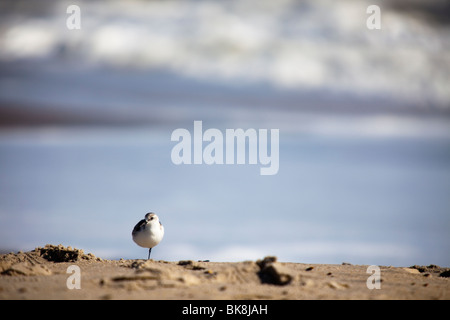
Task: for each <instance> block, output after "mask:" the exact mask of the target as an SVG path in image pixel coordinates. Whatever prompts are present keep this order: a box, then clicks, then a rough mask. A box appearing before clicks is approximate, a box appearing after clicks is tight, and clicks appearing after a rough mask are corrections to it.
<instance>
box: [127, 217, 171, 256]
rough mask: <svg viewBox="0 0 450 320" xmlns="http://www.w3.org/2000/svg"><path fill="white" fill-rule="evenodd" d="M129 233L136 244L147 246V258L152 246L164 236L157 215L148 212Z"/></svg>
mask: <svg viewBox="0 0 450 320" xmlns="http://www.w3.org/2000/svg"><path fill="white" fill-rule="evenodd" d="M131 235H132V236H133V241H134V242H136V244H137V245H138V246H141V247H143V248H148V259H150V253H151V252H152V248H153V247H154V246H156V245H157V244H158V243H160V242H161V240H162V238H163V237H164V227H163V225H162V223H161V221H159V218H158V216H157V215H156V214H154V213H153V212H149V213H147V214H146V215H145V219H142V220H141V221H139V222H138V223H137V224H136V225H135V226H134V229H133V232H132V233H131Z"/></svg>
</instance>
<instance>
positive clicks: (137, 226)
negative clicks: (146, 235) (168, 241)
mask: <svg viewBox="0 0 450 320" xmlns="http://www.w3.org/2000/svg"><path fill="white" fill-rule="evenodd" d="M146 224H147V221H146V220H145V219H142V220H141V221H139V222H138V223H137V224H136V225H135V226H134V229H133V233H132V234H133V235H134V234H135V233H136V232H138V231H139V230H141V229H142V228H145V225H146Z"/></svg>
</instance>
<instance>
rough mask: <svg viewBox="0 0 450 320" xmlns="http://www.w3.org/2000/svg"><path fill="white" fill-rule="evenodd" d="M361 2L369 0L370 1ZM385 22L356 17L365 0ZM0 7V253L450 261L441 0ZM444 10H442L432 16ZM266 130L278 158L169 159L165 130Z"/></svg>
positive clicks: (448, 100) (448, 124)
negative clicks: (77, 26)
mask: <svg viewBox="0 0 450 320" xmlns="http://www.w3.org/2000/svg"><path fill="white" fill-rule="evenodd" d="M372 2H373V3H372ZM375 3H377V4H379V5H380V7H381V9H382V30H381V31H369V30H368V29H367V28H366V27H365V20H366V18H367V14H366V13H365V9H366V7H367V6H368V5H369V4H375ZM430 3H433V4H434V5H435V7H436V8H441V10H440V12H441V13H439V12H435V10H432V9H431V7H430V6H428V5H425V4H420V1H419V2H417V1H411V2H408V1H399V2H397V6H395V5H394V4H389V3H388V2H387V1H375V2H374V1H370V3H369V1H360V2H354V1H339V2H336V1H334V2H333V1H288V0H286V1H276V2H273V1H257V2H255V1H226V2H220V3H218V2H213V1H127V3H126V5H125V4H123V2H121V1H107V2H106V1H79V2H78V4H79V6H80V8H81V13H82V28H81V30H76V31H70V30H67V28H66V24H65V22H66V19H67V16H68V15H67V14H66V8H67V6H68V5H69V4H72V3H68V2H65V1H61V2H60V1H58V2H53V1H44V0H43V1H35V2H32V3H30V2H28V1H5V2H2V4H1V5H0V15H1V19H0V20H1V21H0V249H10V250H29V249H33V248H34V247H36V246H41V245H44V244H46V243H53V244H58V243H63V244H65V245H71V246H75V247H79V248H83V249H85V250H87V251H92V252H93V253H94V254H96V255H98V256H101V257H104V258H144V257H145V256H146V253H145V250H144V249H142V248H139V247H137V246H136V245H135V244H134V243H133V242H132V241H131V230H132V228H133V226H134V224H135V223H136V222H137V221H138V220H139V219H142V217H143V216H144V214H145V213H146V212H148V211H154V212H156V213H157V214H158V215H159V216H160V218H161V221H162V222H163V223H164V225H165V227H166V235H165V239H164V240H163V242H161V244H160V245H158V247H157V248H155V250H154V252H153V255H154V258H155V259H165V260H180V259H193V260H195V259H211V260H218V261H230V260H231V261H235V260H247V259H257V258H262V257H263V256H264V255H269V254H271V255H277V256H278V257H279V259H280V260H284V261H294V262H311V263H314V262H315V263H341V262H343V261H346V262H351V263H355V264H378V265H402V266H408V265H413V264H431V263H434V264H439V265H445V266H449V265H450V256H449V255H448V252H450V250H449V249H450V247H449V243H450V238H449V230H450V215H449V213H450V212H449V210H450V198H449V197H448V194H449V191H450V118H449V107H450V94H449V92H450V91H449V90H448V87H450V78H449V77H448V75H449V71H450V58H449V56H448V54H446V52H448V49H449V47H450V36H449V35H450V33H449V32H448V28H449V23H448V21H447V20H448V19H447V18H445V15H442V12H444V13H445V12H447V11H446V10H448V6H447V5H446V4H445V1H440V0H435V1H430ZM443 16H444V18H442V17H443ZM194 120H202V121H203V126H204V130H206V129H207V128H217V129H219V130H221V131H222V132H225V130H226V129H228V128H231V129H235V128H243V129H248V128H255V129H280V170H279V173H278V174H277V175H275V176H261V175H260V174H259V168H260V165H259V164H258V165H248V164H246V165H211V166H209V165H179V166H177V165H174V164H173V163H172V161H171V158H170V154H171V149H172V147H173V146H174V145H175V142H172V141H170V136H171V133H172V131H173V130H175V129H177V128H186V129H188V130H190V131H191V132H192V130H193V121H194Z"/></svg>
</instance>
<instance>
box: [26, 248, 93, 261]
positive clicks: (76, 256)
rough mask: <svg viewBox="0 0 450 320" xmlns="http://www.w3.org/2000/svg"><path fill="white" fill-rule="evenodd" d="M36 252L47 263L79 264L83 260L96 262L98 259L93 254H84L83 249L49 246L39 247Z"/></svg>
mask: <svg viewBox="0 0 450 320" xmlns="http://www.w3.org/2000/svg"><path fill="white" fill-rule="evenodd" d="M34 251H35V252H37V253H39V255H40V256H41V257H43V258H44V259H45V260H47V261H52V262H77V261H81V260H96V259H98V258H97V257H96V256H94V255H93V254H92V253H88V254H84V251H83V250H82V249H77V248H72V247H70V246H69V247H67V248H66V247H64V246H63V245H61V244H60V245H57V246H55V245H52V244H47V245H45V247H43V248H41V247H37V248H36V249H34Z"/></svg>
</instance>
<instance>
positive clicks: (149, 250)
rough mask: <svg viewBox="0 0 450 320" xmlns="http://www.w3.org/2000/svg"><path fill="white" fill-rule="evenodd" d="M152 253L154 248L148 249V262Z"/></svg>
mask: <svg viewBox="0 0 450 320" xmlns="http://www.w3.org/2000/svg"><path fill="white" fill-rule="evenodd" d="M150 253H152V248H149V249H148V258H147V260H150Z"/></svg>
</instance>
